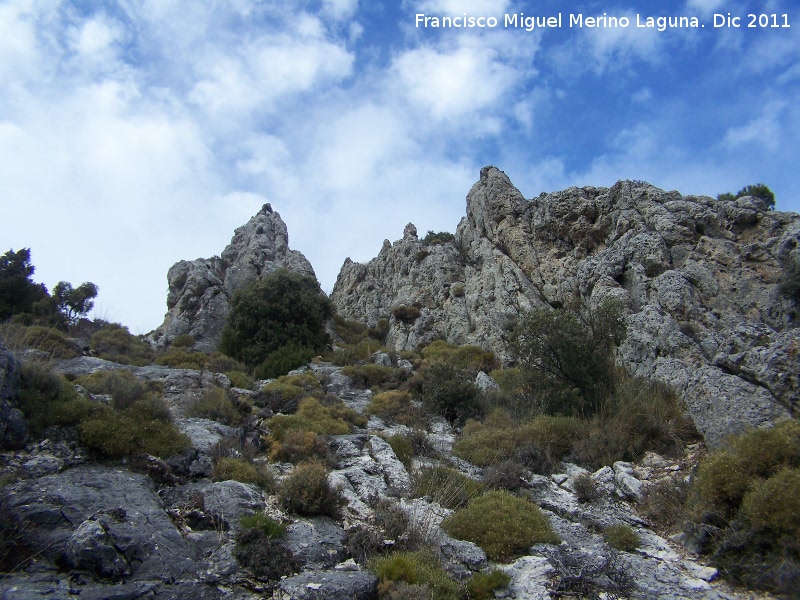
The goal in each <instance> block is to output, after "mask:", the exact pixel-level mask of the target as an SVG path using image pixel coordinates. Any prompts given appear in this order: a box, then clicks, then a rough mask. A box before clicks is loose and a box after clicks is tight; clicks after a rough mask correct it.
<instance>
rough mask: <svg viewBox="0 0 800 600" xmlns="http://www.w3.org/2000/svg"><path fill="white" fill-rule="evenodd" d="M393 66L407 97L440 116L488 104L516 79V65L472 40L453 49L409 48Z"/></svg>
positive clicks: (455, 115)
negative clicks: (509, 63)
mask: <svg viewBox="0 0 800 600" xmlns="http://www.w3.org/2000/svg"><path fill="white" fill-rule="evenodd" d="M393 69H394V70H395V72H396V73H397V75H398V78H399V82H400V84H401V86H402V89H403V92H404V94H405V95H406V96H407V98H408V99H409V100H410V101H411V102H412V103H413V104H415V105H417V106H419V107H421V108H422V109H423V110H425V111H426V112H427V113H429V114H430V115H431V116H432V117H433V118H434V119H437V120H444V119H458V118H459V117H461V116H463V115H465V114H467V113H471V112H475V111H478V110H480V109H483V108H486V107H488V106H490V105H492V104H493V103H495V102H497V101H498V100H499V99H500V98H501V97H502V96H503V95H504V94H505V93H507V92H508V91H509V90H510V89H511V88H512V86H513V85H514V83H515V81H516V72H515V71H514V69H513V68H510V67H509V66H506V65H505V64H504V63H503V62H501V61H500V60H498V55H497V53H496V52H495V51H494V50H493V49H491V48H487V47H485V46H482V45H470V44H468V43H462V44H461V45H459V46H458V47H456V48H454V49H452V50H449V51H448V50H444V51H439V50H436V49H434V48H431V47H422V48H417V49H413V50H409V51H407V52H404V53H403V54H401V55H400V56H398V57H397V58H396V59H395V61H394V64H393Z"/></svg>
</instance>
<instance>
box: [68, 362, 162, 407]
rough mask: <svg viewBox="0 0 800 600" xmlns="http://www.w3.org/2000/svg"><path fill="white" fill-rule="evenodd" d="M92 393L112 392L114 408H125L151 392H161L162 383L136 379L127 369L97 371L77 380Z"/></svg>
mask: <svg viewBox="0 0 800 600" xmlns="http://www.w3.org/2000/svg"><path fill="white" fill-rule="evenodd" d="M75 383H77V384H78V385H81V386H83V387H84V388H86V389H87V390H88V391H89V392H91V393H92V394H110V395H111V396H112V398H113V400H114V408H116V409H117V410H123V409H125V408H127V407H129V406H131V405H132V404H133V403H134V402H137V401H139V400H142V399H143V398H145V397H147V396H148V395H149V394H150V393H151V392H159V393H160V392H161V384H160V383H159V382H155V381H149V382H147V383H145V382H143V381H139V380H138V379H136V377H135V376H134V374H133V373H131V372H130V371H128V370H126V369H114V370H110V371H95V372H94V373H91V374H90V375H86V376H85V377H81V378H79V379H77V380H76V381H75Z"/></svg>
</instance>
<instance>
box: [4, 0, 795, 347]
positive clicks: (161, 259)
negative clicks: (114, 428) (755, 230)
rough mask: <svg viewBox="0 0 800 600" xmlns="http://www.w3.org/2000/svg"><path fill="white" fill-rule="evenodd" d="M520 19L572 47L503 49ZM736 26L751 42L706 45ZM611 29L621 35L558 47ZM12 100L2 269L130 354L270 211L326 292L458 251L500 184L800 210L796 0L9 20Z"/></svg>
mask: <svg viewBox="0 0 800 600" xmlns="http://www.w3.org/2000/svg"><path fill="white" fill-rule="evenodd" d="M519 12H524V13H525V14H526V15H528V16H530V15H538V16H551V15H557V14H559V13H562V15H563V17H562V18H563V22H564V26H563V27H562V28H560V29H559V28H548V29H537V30H534V31H532V32H528V31H525V30H522V29H506V28H504V27H503V22H504V20H503V16H504V15H505V14H506V13H508V14H514V13H519ZM728 12H730V13H731V14H732V16H740V17H741V18H742V22H741V24H742V27H740V28H727V27H720V28H714V27H713V14H714V13H720V14H727V13H728ZM417 13H424V14H426V15H428V16H439V17H443V16H462V15H464V14H465V13H466V14H467V15H468V16H474V17H481V16H483V17H491V16H494V17H496V18H497V19H498V21H499V23H498V26H497V27H494V28H483V29H480V28H450V29H442V28H440V29H433V28H427V29H422V28H416V27H415V26H414V25H415V15H416V14H417ZM603 13H606V14H607V15H609V16H615V17H618V18H619V17H624V16H627V17H628V18H630V19H631V24H630V26H629V27H627V28H622V27H616V28H610V27H607V28H582V29H581V28H575V27H573V28H570V27H569V26H568V24H567V23H568V18H569V15H570V14H583V15H584V16H589V15H593V16H597V15H602V14H603ZM748 13H756V14H773V13H775V14H777V15H783V14H786V15H787V17H786V19H787V20H788V23H789V24H790V25H791V27H789V28H783V27H780V28H765V29H760V28H748V27H746V25H747V24H748V19H747V16H746V15H747V14H748ZM637 14H639V15H641V17H640V19H641V21H644V20H645V19H646V18H647V16H653V17H658V16H687V17H691V16H695V17H697V18H698V22H699V23H700V24H704V25H705V27H702V28H696V29H695V28H681V29H667V30H665V31H658V30H657V29H648V28H639V27H636V15H637ZM778 23H779V24H783V23H784V18H783V17H782V16H779V17H778ZM770 24H771V21H770ZM0 90H2V93H0V156H2V160H0V190H1V191H0V198H1V199H2V200H0V202H2V210H0V213H1V216H0V242H1V243H0V246H2V248H3V250H5V249H8V248H14V249H15V250H16V249H19V248H21V247H30V248H31V249H32V256H33V262H34V265H36V267H37V271H36V275H35V279H36V280H37V281H41V282H43V283H45V284H46V285H47V286H48V287H50V288H52V287H53V286H54V285H55V284H56V283H57V282H58V281H59V280H62V279H64V280H67V281H71V282H72V283H73V284H76V285H77V284H79V283H81V282H83V281H87V280H89V281H93V282H94V283H96V284H97V285H98V286H99V287H100V296H99V297H98V300H97V308H96V311H95V314H96V316H98V317H101V318H106V319H109V320H113V321H119V322H122V323H124V324H126V325H128V326H129V327H130V328H131V330H132V331H133V332H135V333H144V332H147V331H149V330H151V329H153V328H155V327H156V326H157V325H159V324H160V322H161V320H162V318H163V314H164V312H165V310H166V292H167V289H166V287H167V286H166V273H167V270H168V268H169V267H170V266H171V265H172V264H173V263H174V262H175V261H177V260H180V259H194V258H198V257H210V256H212V255H214V254H219V253H220V252H221V251H222V249H223V248H224V247H225V245H226V244H227V243H228V242H229V240H230V238H231V236H232V234H233V230H234V228H236V227H238V226H240V225H242V224H244V223H245V222H246V221H247V220H248V219H249V218H250V216H252V215H253V214H254V213H255V212H257V210H258V209H259V208H260V206H261V205H262V204H263V203H264V202H270V203H272V206H273V208H274V209H275V210H277V211H278V212H280V214H281V216H282V217H283V219H284V220H285V221H286V223H287V225H288V227H289V236H290V246H291V247H292V248H294V249H297V250H300V251H301V252H303V253H304V254H305V255H306V256H307V257H308V258H309V260H310V261H311V263H312V264H313V265H314V268H315V270H316V272H317V276H318V278H319V279H320V282H321V283H322V286H323V289H325V290H326V291H330V290H331V289H332V288H333V284H334V282H335V280H336V275H337V274H338V271H339V268H340V267H341V265H342V263H343V262H344V260H345V258H346V257H351V258H352V259H353V260H357V261H366V260H368V259H370V258H372V257H373V256H375V255H376V254H377V252H378V251H379V249H380V247H381V243H382V242H383V240H384V239H387V238H388V239H390V240H392V241H394V240H396V239H399V238H400V237H402V231H403V226H404V225H405V224H406V223H408V222H413V223H415V224H416V226H417V228H418V230H419V231H420V233H424V232H425V231H427V230H429V229H433V230H436V231H439V230H447V231H451V232H452V231H455V227H456V225H457V224H458V221H459V219H460V218H461V217H462V216H463V215H464V208H465V201H464V199H465V196H466V194H467V192H468V191H469V188H470V187H471V185H472V184H473V183H474V182H475V181H476V180H477V178H478V174H479V170H480V168H481V167H482V166H484V165H487V164H493V165H495V166H497V167H499V168H501V169H503V170H504V171H505V172H506V173H507V174H508V175H509V177H510V178H511V180H512V181H513V182H514V183H515V184H516V185H517V187H519V188H520V190H521V191H522V193H523V194H524V195H525V196H526V197H528V198H530V197H534V196H537V195H538V194H540V193H541V192H549V191H554V190H559V189H563V188H565V187H569V186H571V185H594V186H609V185H612V184H613V183H614V182H615V181H617V180H618V179H642V180H646V181H649V182H651V183H653V184H654V185H657V186H659V187H662V188H665V189H676V190H678V191H680V192H682V193H684V194H707V195H712V196H715V195H716V194H718V193H720V192H723V191H733V192H735V191H736V190H738V189H739V188H741V187H743V186H744V185H746V184H749V183H756V182H764V183H766V184H768V185H769V186H770V187H771V188H772V189H773V190H774V192H775V193H776V196H777V208H778V209H779V210H792V211H800V168H798V164H800V161H798V158H800V3H798V2H796V0H749V1H748V0H744V1H738V2H732V1H730V0H585V1H583V0H527V1H521V2H514V1H512V0H393V1H391V2H376V1H373V2H366V1H365V0H321V1H319V0H317V1H303V0H292V1H290V0H274V1H258V0H227V1H225V0H192V1H191V2H190V1H188V0H187V1H182V2H179V1H174V0H119V1H117V2H101V1H95V2H77V1H73V2H57V1H55V0H46V1H45V0H2V1H0Z"/></svg>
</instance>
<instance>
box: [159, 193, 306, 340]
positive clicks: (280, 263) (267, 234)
mask: <svg viewBox="0 0 800 600" xmlns="http://www.w3.org/2000/svg"><path fill="white" fill-rule="evenodd" d="M281 268H285V269H289V270H290V271H297V272H298V273H302V274H303V275H310V276H312V277H316V276H315V274H314V268H313V267H312V266H311V263H309V262H308V260H307V259H306V257H305V256H303V254H302V253H300V252H298V251H296V250H290V249H289V233H288V232H287V229H286V223H284V222H283V220H282V219H281V216H280V214H278V213H277V212H275V211H273V210H272V207H271V206H270V205H269V204H265V205H264V206H263V207H262V208H261V210H260V211H258V213H257V214H256V215H255V216H254V217H253V218H252V219H250V220H249V221H248V222H247V224H246V225H244V226H243V227H239V228H238V229H236V231H235V232H234V234H233V238H231V243H230V244H228V246H227V247H226V248H225V250H223V252H222V255H221V256H214V257H212V258H207V259H206V258H198V259H197V260H192V261H188V260H182V261H179V262H177V263H175V264H174V265H172V267H171V268H170V270H169V272H168V273H167V280H168V281H169V293H168V295H167V309H168V312H167V314H166V316H165V318H164V323H163V324H162V325H161V326H160V327H159V328H158V329H156V331H154V332H153V333H151V334H150V336H149V339H150V341H151V342H152V343H154V344H155V345H157V346H160V347H164V346H167V345H169V344H170V343H171V342H172V341H173V340H174V339H175V338H176V337H178V336H179V335H183V334H190V335H192V336H193V337H194V338H195V347H196V348H197V349H199V350H203V351H205V352H211V351H213V350H215V349H216V348H217V345H218V344H219V341H220V338H221V335H222V330H223V328H224V327H225V322H226V320H227V317H228V312H229V310H230V305H229V301H230V298H231V296H232V295H233V293H234V292H235V291H237V290H239V289H241V288H243V287H245V286H247V285H248V284H249V283H252V282H253V281H255V280H256V279H259V278H261V277H265V276H267V275H269V274H270V273H272V272H273V271H276V270H277V269H281Z"/></svg>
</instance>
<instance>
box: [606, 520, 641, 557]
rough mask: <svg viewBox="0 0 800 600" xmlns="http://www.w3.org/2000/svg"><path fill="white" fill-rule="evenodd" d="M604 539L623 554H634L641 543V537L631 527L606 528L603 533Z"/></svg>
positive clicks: (614, 526) (612, 526)
mask: <svg viewBox="0 0 800 600" xmlns="http://www.w3.org/2000/svg"><path fill="white" fill-rule="evenodd" d="M603 539H604V540H605V541H606V543H607V544H608V545H609V546H611V547H612V548H615V549H616V550H622V551H623V552H633V551H634V550H636V549H637V548H638V547H639V544H640V543H641V540H640V539H639V535H638V534H637V533H636V532H635V531H634V530H633V528H632V527H631V526H630V525H611V526H610V527H606V529H605V530H604V531H603Z"/></svg>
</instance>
